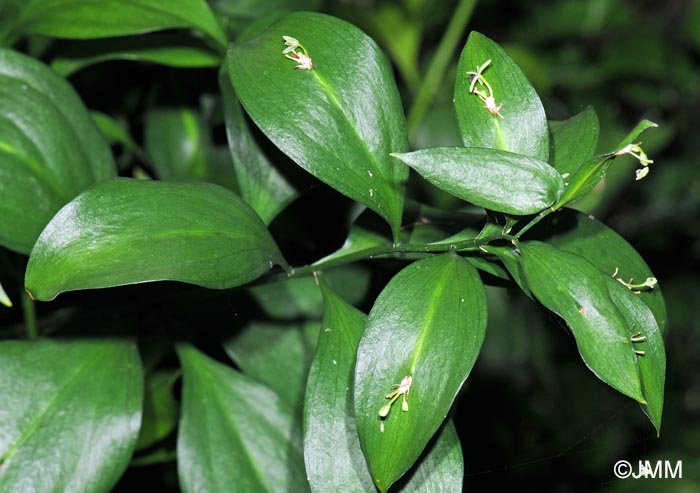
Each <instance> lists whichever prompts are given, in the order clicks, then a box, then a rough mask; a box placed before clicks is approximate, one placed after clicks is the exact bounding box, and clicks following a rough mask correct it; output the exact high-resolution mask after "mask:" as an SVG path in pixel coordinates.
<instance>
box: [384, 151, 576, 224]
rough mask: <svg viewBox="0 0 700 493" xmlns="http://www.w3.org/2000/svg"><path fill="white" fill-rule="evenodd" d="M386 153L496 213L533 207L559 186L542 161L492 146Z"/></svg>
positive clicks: (550, 199) (551, 198) (543, 204)
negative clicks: (487, 147) (491, 147)
mask: <svg viewBox="0 0 700 493" xmlns="http://www.w3.org/2000/svg"><path fill="white" fill-rule="evenodd" d="M392 156H394V157H396V158H398V159H400V160H401V161H403V162H404V163H406V164H408V165H409V166H410V167H411V168H413V169H415V170H416V171H418V173H420V174H421V176H423V177H424V178H425V179H426V180H428V181H429V182H430V183H432V184H433V185H435V186H437V187H440V188H441V189H443V190H445V191H447V192H449V193H451V194H452V195H454V196H456V197H459V198H460V199H462V200H466V201H468V202H471V203H472V204H474V205H478V206H480V207H484V208H486V209H491V210H494V211H499V212H506V213H510V214H532V213H535V212H539V211H541V210H542V209H545V208H547V207H549V206H550V205H552V204H553V203H554V202H555V201H556V200H557V199H558V198H559V195H560V194H561V191H562V190H563V188H564V183H563V181H562V179H561V176H559V173H557V171H556V170H555V169H554V168H552V167H551V166H550V165H549V164H547V163H546V162H544V161H540V160H538V159H535V158H531V157H528V156H523V155H519V154H513V153H511V152H504V151H499V150H496V149H485V148H479V147H436V148H433V149H423V150H420V151H415V152H409V153H405V154H396V153H394V154H392Z"/></svg>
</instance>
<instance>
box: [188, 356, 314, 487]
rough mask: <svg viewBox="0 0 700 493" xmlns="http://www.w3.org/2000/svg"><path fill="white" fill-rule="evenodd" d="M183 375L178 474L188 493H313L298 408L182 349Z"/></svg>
mask: <svg viewBox="0 0 700 493" xmlns="http://www.w3.org/2000/svg"><path fill="white" fill-rule="evenodd" d="M178 354H179V356H180V361H181V362H182V369H183V390H182V415H181V418H180V434H179V437H178V471H179V475H180V486H181V487H182V490H183V491H184V492H185V493H192V492H199V491H228V490H230V489H231V488H232V487H233V485H235V489H236V490H238V491H255V492H260V493H266V492H276V493H277V492H279V493H286V492H291V491H293V492H299V493H303V492H305V491H308V490H309V486H308V483H307V481H306V475H305V473H304V459H303V455H302V450H301V437H300V436H299V433H298V432H299V430H298V429H297V428H296V425H295V424H294V420H293V412H292V408H291V407H290V406H289V405H288V404H287V403H286V402H284V401H283V400H282V399H280V398H279V397H278V396H277V395H276V394H275V393H274V392H272V391H271V390H270V389H268V388H267V387H264V386H263V385H260V384H259V383H256V382H254V381H252V380H251V379H249V378H248V377H246V376H245V375H243V374H241V373H240V372H237V371H235V370H233V369H232V368H229V367H228V366H225V365H222V364H221V363H218V362H216V361H214V360H212V359H211V358H209V357H208V356H206V355H204V354H202V353H201V352H199V351H198V350H196V349H195V348H193V347H192V346H186V345H183V346H180V347H179V348H178Z"/></svg>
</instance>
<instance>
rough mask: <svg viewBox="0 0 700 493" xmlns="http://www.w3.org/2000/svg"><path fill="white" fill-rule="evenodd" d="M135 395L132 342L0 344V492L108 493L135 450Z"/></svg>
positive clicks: (137, 380) (138, 396)
mask: <svg viewBox="0 0 700 493" xmlns="http://www.w3.org/2000/svg"><path fill="white" fill-rule="evenodd" d="M142 392H143V376H142V372H141V363H140V361H139V356H138V350H137V348H136V345H135V344H134V343H133V342H131V341H120V340H64V341H60V342H59V341H51V340H40V341H34V342H19V341H6V342H1V343H0V394H2V396H3V404H2V407H3V410H2V415H3V418H2V420H0V490H2V491H8V492H9V491H18V492H19V491H41V492H45V493H54V492H55V493H63V492H66V491H90V492H95V493H100V492H108V491H111V489H112V487H113V486H114V484H115V483H116V482H117V480H118V479H119V477H120V476H121V475H122V473H123V472H124V470H125V469H126V467H127V465H128V463H129V459H130V458H131V453H132V451H133V450H134V444H135V443H136V437H137V435H138V432H139V426H140V423H141V400H142ZM38 465H40V467H38Z"/></svg>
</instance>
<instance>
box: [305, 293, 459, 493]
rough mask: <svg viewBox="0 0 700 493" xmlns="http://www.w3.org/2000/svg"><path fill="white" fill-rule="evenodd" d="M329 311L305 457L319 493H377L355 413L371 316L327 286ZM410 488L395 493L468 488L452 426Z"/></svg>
mask: <svg viewBox="0 0 700 493" xmlns="http://www.w3.org/2000/svg"><path fill="white" fill-rule="evenodd" d="M321 288H322V290H323V295H324V300H325V305H326V312H325V314H324V317H323V324H322V327H323V330H322V331H321V333H320V335H319V339H318V347H317V349H316V355H315V356H314V361H313V364H312V366H311V370H310V372H309V380H308V383H307V386H306V399H305V403H304V458H305V461H306V471H307V475H308V478H309V482H310V484H311V490H312V491H313V492H319V493H321V492H324V493H325V492H328V491H343V492H347V493H362V492H367V491H374V486H373V482H372V476H371V475H370V473H369V469H368V468H367V463H366V462H365V459H364V456H363V454H362V450H361V448H360V441H359V438H358V436H357V431H356V424H355V418H354V410H353V408H352V392H353V390H352V389H353V387H354V385H353V373H354V372H353V369H354V366H355V353H356V351H357V346H358V344H359V342H360V337H361V336H362V332H363V330H364V328H365V321H366V318H367V317H366V316H365V314H364V313H362V312H360V311H358V310H356V309H355V308H353V307H352V306H351V305H349V304H347V303H346V302H345V301H344V300H343V299H342V298H340V297H339V296H338V295H336V294H335V293H334V292H333V291H331V290H330V289H329V288H328V287H327V286H326V285H325V283H322V285H321ZM426 452H427V453H426V454H425V455H424V456H423V457H422V458H421V460H420V462H419V464H418V466H417V469H416V470H415V472H413V473H409V478H407V479H408V481H407V482H406V484H404V485H403V487H402V488H400V489H395V490H393V491H397V492H398V491H400V492H404V493H408V492H428V491H430V492H441V491H444V492H454V491H460V490H461V487H462V475H463V468H464V465H463V460H462V453H461V447H460V444H459V439H458V438H457V434H456V432H455V430H454V425H453V424H452V422H451V421H448V423H447V424H446V426H445V427H444V428H443V429H442V430H441V431H440V432H439V433H438V437H437V439H436V440H435V443H434V444H433V445H432V446H431V445H429V446H428V449H427V450H426Z"/></svg>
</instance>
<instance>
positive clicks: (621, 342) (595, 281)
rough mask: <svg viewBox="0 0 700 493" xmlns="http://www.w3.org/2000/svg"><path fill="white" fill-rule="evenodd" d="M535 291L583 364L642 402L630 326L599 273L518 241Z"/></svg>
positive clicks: (574, 258)
mask: <svg viewBox="0 0 700 493" xmlns="http://www.w3.org/2000/svg"><path fill="white" fill-rule="evenodd" d="M520 250H521V252H522V259H523V271H524V273H525V278H526V280H527V283H528V286H529V287H530V289H531V290H532V293H533V294H534V295H535V297H536V298H537V299H538V300H539V301H540V302H541V303H542V304H543V305H544V306H545V307H547V308H548V309H550V310H551V311H553V312H554V313H556V314H557V315H559V316H560V317H562V318H563V319H564V321H565V322H566V323H567V325H568V326H569V328H570V329H571V332H572V333H573V335H574V337H575V338H576V344H577V346H578V350H579V353H580V354H581V357H582V358H583V361H584V362H585V363H586V365H587V366H588V367H589V368H590V369H591V371H593V373H595V374H596V376H598V378H600V379H601V380H603V381H604V382H605V383H607V384H609V385H611V386H612V387H613V388H615V389H617V390H619V391H620V392H622V393H623V394H625V395H627V396H629V397H631V398H633V399H635V400H637V401H638V402H640V403H645V399H644V395H643V393H642V389H641V383H640V376H639V366H638V362H637V360H638V356H637V354H635V352H634V347H633V345H632V344H631V343H630V336H631V335H632V334H633V333H634V329H633V328H632V327H630V325H629V324H628V321H627V320H626V318H625V317H624V315H623V314H622V313H621V312H620V310H619V309H618V307H617V306H616V305H615V303H614V302H613V300H612V299H611V297H610V294H609V292H608V286H607V283H606V280H605V278H604V277H603V273H602V272H601V271H600V270H599V269H597V268H596V267H595V266H594V265H593V264H591V263H590V262H588V260H586V259H585V258H583V257H581V256H579V255H576V254H574V253H570V252H565V251H563V250H559V249H557V248H554V247H552V246H549V245H547V244H545V243H540V242H526V243H521V244H520Z"/></svg>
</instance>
